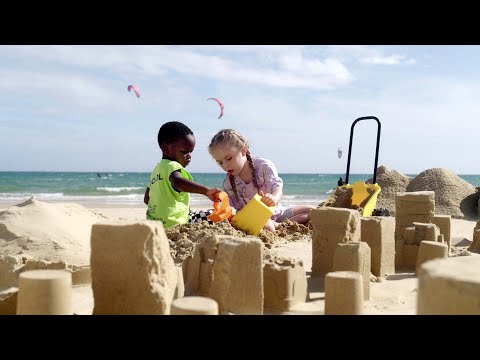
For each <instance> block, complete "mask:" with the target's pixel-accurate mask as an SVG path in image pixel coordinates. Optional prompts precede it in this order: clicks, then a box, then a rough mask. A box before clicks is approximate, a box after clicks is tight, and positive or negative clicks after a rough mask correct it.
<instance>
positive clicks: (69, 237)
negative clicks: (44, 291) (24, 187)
mask: <svg viewBox="0 0 480 360" xmlns="http://www.w3.org/2000/svg"><path fill="white" fill-rule="evenodd" d="M100 220H105V217H104V216H103V215H100V214H97V213H95V212H93V211H91V210H88V209H86V208H85V207H83V206H81V205H78V204H66V203H62V204H49V203H43V202H40V201H37V200H36V199H35V198H30V199H29V200H27V201H25V202H24V203H22V204H19V205H15V206H12V207H10V208H8V209H6V210H4V211H1V212H0V270H1V269H3V274H2V275H3V277H4V278H7V275H8V274H6V272H8V271H18V269H19V268H20V267H22V266H23V265H25V264H27V262H30V263H31V264H30V266H33V265H32V264H34V263H36V264H37V265H35V267H40V268H42V267H44V266H46V265H45V264H47V263H49V262H51V263H55V264H56V265H53V266H54V267H56V268H64V267H65V264H66V265H67V266H70V265H71V266H73V267H75V268H76V267H77V266H85V265H89V264H90V234H91V228H92V225H93V224H94V223H96V222H98V221H100ZM71 266H70V267H71ZM0 278H2V276H0ZM0 280H1V279H0Z"/></svg>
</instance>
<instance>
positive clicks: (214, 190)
mask: <svg viewBox="0 0 480 360" xmlns="http://www.w3.org/2000/svg"><path fill="white" fill-rule="evenodd" d="M221 191H222V190H220V189H218V188H211V189H208V190H207V192H206V193H205V195H206V196H207V197H208V198H209V199H210V200H212V201H213V202H219V201H220V199H219V198H216V197H215V194H216V193H218V192H221Z"/></svg>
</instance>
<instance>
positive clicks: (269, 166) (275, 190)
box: [258, 160, 283, 206]
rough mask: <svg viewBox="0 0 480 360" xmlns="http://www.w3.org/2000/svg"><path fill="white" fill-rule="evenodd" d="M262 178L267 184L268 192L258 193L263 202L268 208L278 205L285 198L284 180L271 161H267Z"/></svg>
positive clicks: (262, 171) (262, 170)
mask: <svg viewBox="0 0 480 360" xmlns="http://www.w3.org/2000/svg"><path fill="white" fill-rule="evenodd" d="M260 176H261V177H262V180H263V182H264V183H265V184H266V192H265V193H264V192H263V191H259V192H258V194H259V195H260V196H262V202H263V203H264V204H265V205H267V206H275V205H277V204H278V203H279V202H280V199H281V198H282V196H283V191H282V189H283V180H282V179H281V178H280V176H278V172H277V168H276V167H275V165H274V164H273V163H272V162H271V161H269V160H266V161H265V163H264V164H263V167H262V169H261V175H260Z"/></svg>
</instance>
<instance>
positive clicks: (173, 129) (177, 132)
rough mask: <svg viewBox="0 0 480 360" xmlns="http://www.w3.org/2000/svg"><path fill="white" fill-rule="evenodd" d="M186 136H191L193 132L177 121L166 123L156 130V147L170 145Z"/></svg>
mask: <svg viewBox="0 0 480 360" xmlns="http://www.w3.org/2000/svg"><path fill="white" fill-rule="evenodd" d="M187 135H193V131H192V130H190V128H189V127H188V126H187V125H185V124H182V123H181V122H178V121H170V122H167V123H165V124H163V125H162V126H161V127H160V130H158V136H157V140H158V146H160V148H161V147H162V145H163V144H171V143H172V142H174V141H176V140H178V139H179V138H181V137H182V136H187Z"/></svg>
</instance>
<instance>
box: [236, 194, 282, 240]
mask: <svg viewBox="0 0 480 360" xmlns="http://www.w3.org/2000/svg"><path fill="white" fill-rule="evenodd" d="M274 211H275V206H267V205H265V204H264V203H263V202H262V197H261V196H260V195H258V194H256V195H255V196H254V197H253V198H252V200H250V201H249V202H248V203H247V205H245V207H244V208H243V209H242V210H240V211H239V212H237V213H236V214H235V216H234V217H233V218H232V223H235V227H237V228H238V229H240V230H243V231H245V232H246V233H247V234H250V235H254V236H257V235H258V234H260V231H262V229H263V227H264V226H265V224H266V223H267V221H268V219H270V218H271V217H272V215H273V212H274Z"/></svg>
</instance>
